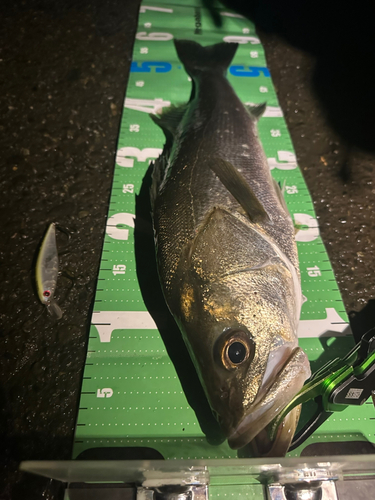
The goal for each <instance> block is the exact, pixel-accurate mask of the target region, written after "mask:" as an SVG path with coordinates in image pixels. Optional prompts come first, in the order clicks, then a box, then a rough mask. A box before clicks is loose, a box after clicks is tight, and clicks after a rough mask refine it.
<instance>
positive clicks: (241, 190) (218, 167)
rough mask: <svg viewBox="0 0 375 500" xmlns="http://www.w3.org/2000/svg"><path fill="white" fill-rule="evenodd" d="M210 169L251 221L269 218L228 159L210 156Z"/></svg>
mask: <svg viewBox="0 0 375 500" xmlns="http://www.w3.org/2000/svg"><path fill="white" fill-rule="evenodd" d="M209 166H210V168H211V170H212V171H213V172H214V173H215V174H216V175H217V176H218V177H219V179H220V180H221V182H222V183H223V184H224V186H225V187H226V188H227V189H228V191H229V192H230V193H231V195H232V196H233V197H234V198H235V199H236V200H237V201H238V203H239V204H240V205H241V207H242V208H243V209H244V210H245V212H246V213H247V215H248V216H249V218H250V220H252V221H253V222H265V221H269V220H270V218H269V216H268V214H267V212H266V210H265V208H264V207H263V205H262V204H261V202H260V201H259V200H258V198H257V197H256V195H255V194H254V192H253V190H252V189H251V187H250V186H249V184H248V183H247V182H246V180H245V179H244V177H243V176H242V175H241V173H240V172H239V171H238V170H237V169H236V168H235V167H234V166H233V165H232V164H231V163H230V162H228V161H225V160H222V159H221V158H212V159H210V161H209Z"/></svg>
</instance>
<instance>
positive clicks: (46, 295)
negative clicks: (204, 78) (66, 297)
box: [43, 290, 51, 297]
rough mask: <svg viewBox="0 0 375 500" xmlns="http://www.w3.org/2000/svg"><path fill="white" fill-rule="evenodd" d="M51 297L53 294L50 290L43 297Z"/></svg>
mask: <svg viewBox="0 0 375 500" xmlns="http://www.w3.org/2000/svg"><path fill="white" fill-rule="evenodd" d="M50 295H51V292H50V291H49V290H45V291H44V292H43V297H49V296H50Z"/></svg>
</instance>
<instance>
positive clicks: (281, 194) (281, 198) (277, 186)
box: [272, 178, 289, 214]
mask: <svg viewBox="0 0 375 500" xmlns="http://www.w3.org/2000/svg"><path fill="white" fill-rule="evenodd" d="M272 181H273V187H274V188H275V191H276V195H277V197H278V199H279V201H280V204H281V206H282V207H283V209H284V210H285V212H286V213H287V214H289V209H288V207H287V204H286V201H285V198H284V191H285V186H284V187H281V186H280V184H279V183H278V182H277V181H276V180H275V179H273V178H272Z"/></svg>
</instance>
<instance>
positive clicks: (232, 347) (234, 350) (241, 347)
mask: <svg viewBox="0 0 375 500" xmlns="http://www.w3.org/2000/svg"><path fill="white" fill-rule="evenodd" d="M217 348H218V349H217V354H218V358H219V360H220V364H221V365H224V367H225V368H226V369H227V370H233V369H234V368H237V367H239V366H241V365H242V364H243V363H246V364H248V363H250V362H251V361H252V360H253V358H254V354H255V343H254V341H253V339H252V338H251V336H250V334H249V333H245V332H244V331H242V330H226V331H224V333H223V334H222V335H221V336H220V338H219V339H218V346H217Z"/></svg>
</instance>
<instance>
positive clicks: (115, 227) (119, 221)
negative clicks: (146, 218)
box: [106, 212, 135, 240]
mask: <svg viewBox="0 0 375 500" xmlns="http://www.w3.org/2000/svg"><path fill="white" fill-rule="evenodd" d="M134 219H135V215H133V214H129V213H126V212H123V213H119V214H115V215H112V217H110V218H109V219H108V221H107V227H106V233H107V234H108V236H109V237H110V238H113V239H114V240H127V239H128V238H129V229H127V228H126V227H122V226H128V227H131V228H134Z"/></svg>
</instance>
